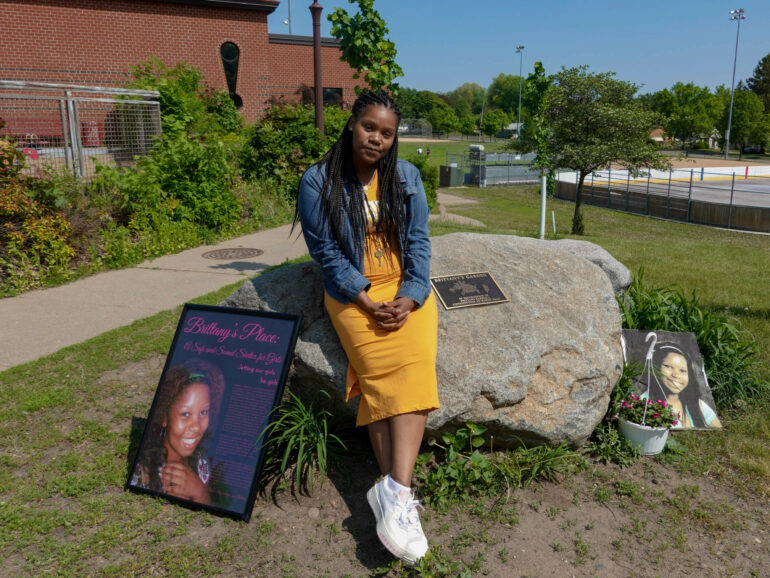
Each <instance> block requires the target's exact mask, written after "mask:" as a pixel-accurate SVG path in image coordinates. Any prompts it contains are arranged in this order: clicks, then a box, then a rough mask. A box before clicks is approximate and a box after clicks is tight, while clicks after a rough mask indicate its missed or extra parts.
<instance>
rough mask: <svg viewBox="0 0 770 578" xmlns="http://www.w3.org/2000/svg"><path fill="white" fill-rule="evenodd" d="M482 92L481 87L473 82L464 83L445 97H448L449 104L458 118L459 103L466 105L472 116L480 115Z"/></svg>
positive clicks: (482, 101)
mask: <svg viewBox="0 0 770 578" xmlns="http://www.w3.org/2000/svg"><path fill="white" fill-rule="evenodd" d="M484 92H485V91H484V88H483V87H482V86H481V85H479V84H476V83H475V82H466V83H464V84H461V85H460V86H458V87H457V88H455V89H454V90H453V91H451V92H450V93H449V94H447V96H448V97H449V102H450V104H451V105H452V106H453V107H454V109H455V111H456V112H457V116H460V113H459V111H458V106H460V103H467V105H468V107H469V108H470V111H471V112H472V113H473V114H480V113H481V108H482V107H483V106H484V98H485V94H484ZM460 118H462V117H460Z"/></svg>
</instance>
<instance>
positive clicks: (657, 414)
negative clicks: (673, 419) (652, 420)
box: [652, 413, 660, 417]
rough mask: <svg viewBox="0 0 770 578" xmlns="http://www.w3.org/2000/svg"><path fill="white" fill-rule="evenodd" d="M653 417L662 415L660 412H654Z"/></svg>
mask: <svg viewBox="0 0 770 578" xmlns="http://www.w3.org/2000/svg"><path fill="white" fill-rule="evenodd" d="M652 417H660V414H659V413H654V414H652Z"/></svg>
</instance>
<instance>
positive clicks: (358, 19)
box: [327, 0, 404, 94]
mask: <svg viewBox="0 0 770 578" xmlns="http://www.w3.org/2000/svg"><path fill="white" fill-rule="evenodd" d="M348 3H349V4H358V13H357V14H356V15H355V16H350V14H348V13H347V12H345V10H344V9H342V8H335V9H334V12H332V13H331V14H329V15H328V16H327V18H328V19H329V22H331V23H332V28H331V35H332V36H334V38H336V39H338V40H339V41H340V49H341V50H342V60H344V61H345V62H347V63H348V64H349V65H350V66H351V68H354V69H355V70H356V71H357V72H356V73H355V74H354V75H353V78H360V76H361V75H362V74H363V76H364V82H365V83H366V86H365V87H364V88H367V87H368V88H371V89H373V90H378V89H381V88H384V89H387V90H390V91H391V92H392V93H394V94H396V93H398V84H396V83H394V82H393V80H394V79H396V78H398V77H399V76H403V75H404V71H403V70H402V69H401V67H400V66H399V65H398V64H397V63H396V45H395V44H394V43H393V42H392V41H390V40H389V39H388V36H387V35H388V27H387V25H386V24H385V20H383V19H382V16H380V14H379V12H377V11H376V10H375V9H374V0H348ZM361 90H362V88H361V87H360V86H356V94H359V93H360V92H361Z"/></svg>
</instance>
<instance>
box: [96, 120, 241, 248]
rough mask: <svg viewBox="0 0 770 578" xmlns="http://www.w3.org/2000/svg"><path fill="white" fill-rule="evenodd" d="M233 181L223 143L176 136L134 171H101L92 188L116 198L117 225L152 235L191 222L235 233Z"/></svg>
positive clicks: (236, 213)
mask: <svg viewBox="0 0 770 578" xmlns="http://www.w3.org/2000/svg"><path fill="white" fill-rule="evenodd" d="M234 177H235V169H234V168H233V165H232V159H231V157H230V154H229V151H228V149H227V147H226V146H225V145H224V143H222V141H219V140H207V141H203V140H201V139H198V138H194V137H188V136H183V135H177V136H175V137H169V138H166V137H165V136H164V137H163V138H162V139H161V140H160V143H159V145H158V146H157V147H156V148H155V149H153V150H152V151H150V154H148V155H147V156H146V157H142V158H141V159H139V161H138V162H137V164H136V165H135V166H133V167H131V168H129V169H125V170H120V169H117V168H114V167H107V166H100V167H98V169H97V176H96V178H95V179H94V180H93V183H92V187H93V188H95V189H97V190H99V191H101V193H100V194H102V195H107V196H109V197H111V198H112V199H113V207H112V210H113V213H114V214H113V216H114V217H115V219H116V221H117V222H118V224H122V225H129V224H130V225H131V226H132V228H133V229H135V230H150V229H153V228H155V227H159V226H162V225H163V224H165V223H167V222H182V221H187V222H190V223H192V224H193V225H196V226H198V227H202V228H205V229H208V230H210V231H213V232H217V233H218V232H224V231H228V230H230V229H232V228H233V226H234V225H235V224H236V222H237V221H238V218H239V216H240V211H241V207H240V203H239V202H238V199H237V198H236V196H235V194H234V193H233V190H232V188H233V179H234Z"/></svg>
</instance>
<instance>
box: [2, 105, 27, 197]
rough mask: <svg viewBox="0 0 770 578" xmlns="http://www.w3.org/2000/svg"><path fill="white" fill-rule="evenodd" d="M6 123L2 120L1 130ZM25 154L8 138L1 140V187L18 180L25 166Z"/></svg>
mask: <svg viewBox="0 0 770 578" xmlns="http://www.w3.org/2000/svg"><path fill="white" fill-rule="evenodd" d="M4 126H5V121H4V120H3V119H2V118H0V128H3V127H4ZM25 161H26V159H25V157H24V153H23V152H22V151H21V150H20V149H19V148H18V147H17V146H16V144H15V143H14V142H13V141H11V140H10V139H8V138H5V137H3V138H0V186H2V185H4V184H8V183H10V182H11V180H13V179H16V178H17V177H18V175H19V173H20V172H21V170H22V169H23V168H24V166H25V164H26V163H25Z"/></svg>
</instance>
